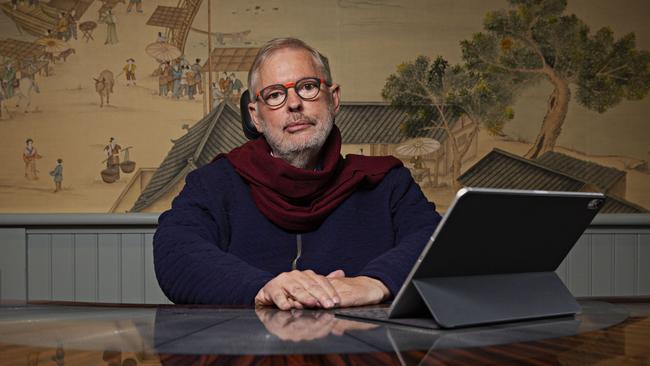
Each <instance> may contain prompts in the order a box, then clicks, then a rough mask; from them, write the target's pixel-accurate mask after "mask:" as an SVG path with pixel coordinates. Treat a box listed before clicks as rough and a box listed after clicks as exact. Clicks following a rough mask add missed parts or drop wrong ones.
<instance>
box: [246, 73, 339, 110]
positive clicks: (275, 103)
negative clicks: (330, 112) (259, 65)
mask: <svg viewBox="0 0 650 366" xmlns="http://www.w3.org/2000/svg"><path fill="white" fill-rule="evenodd" d="M321 84H325V85H327V86H330V84H328V83H327V82H326V81H325V79H322V78H321V79H319V78H315V77H309V78H302V79H300V80H298V81H296V82H289V83H284V84H273V85H269V86H267V87H266V88H264V89H262V90H260V91H259V92H257V95H256V97H257V98H261V99H262V101H263V102H264V104H266V105H268V106H269V107H279V106H281V105H282V104H283V103H284V102H285V101H286V100H287V95H288V94H289V89H290V88H293V89H294V90H295V91H296V94H298V96H299V97H300V98H301V99H302V100H314V99H316V97H317V96H318V93H320V86H321Z"/></svg>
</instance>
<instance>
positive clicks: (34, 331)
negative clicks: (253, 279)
mask: <svg viewBox="0 0 650 366" xmlns="http://www.w3.org/2000/svg"><path fill="white" fill-rule="evenodd" d="M582 305H583V309H584V312H583V314H581V315H578V316H576V317H564V318H554V319H545V320H537V321H528V322H517V323H508V324H498V325H492V326H482V327H470V328H464V329H458V330H452V331H449V330H435V331H432V330H425V329H418V328H410V327H395V326H388V325H385V324H380V323H366V322H357V321H353V320H348V319H341V318H338V317H335V316H334V314H333V313H331V312H328V311H310V310H303V311H289V312H284V311H279V310H276V309H225V308H213V307H180V306H159V307H135V306H133V307H129V306H114V307H105V306H79V305H74V306H71V305H61V304H59V305H51V304H50V305H26V306H3V307H0V365H67V366H70V365H111V366H134V365H194V364H196V365H226V364H228V365H229V364H238V365H239V364H273V365H275V364H279V365H283V364H341V365H345V364H354V365H366V364H370V365H377V364H382V365H411V364H413V365H418V364H431V363H433V364H436V363H445V364H446V363H454V364H485V363H494V364H504V363H513V362H514V363H522V362H523V363H535V364H558V363H559V364H563V365H564V364H590V363H596V362H601V361H607V362H609V363H611V364H618V363H622V362H636V363H646V364H648V363H650V347H648V344H650V318H649V317H648V315H650V303H648V304H636V305H635V306H636V308H634V309H635V310H633V312H632V316H631V317H628V310H629V309H630V308H628V307H624V306H623V305H612V304H608V303H603V302H583V303H582ZM639 311H640V313H639Z"/></svg>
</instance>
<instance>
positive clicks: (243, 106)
mask: <svg viewBox="0 0 650 366" xmlns="http://www.w3.org/2000/svg"><path fill="white" fill-rule="evenodd" d="M250 101H251V95H250V93H249V92H248V89H247V90H245V91H244V92H243V93H242V95H241V97H240V98H239V111H240V113H241V126H242V128H243V130H244V135H246V137H247V138H248V139H249V140H255V139H256V138H258V137H260V136H262V134H261V133H259V131H257V128H255V125H254V124H253V121H252V120H251V114H250V112H249V111H248V103H250Z"/></svg>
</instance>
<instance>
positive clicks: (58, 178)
mask: <svg viewBox="0 0 650 366" xmlns="http://www.w3.org/2000/svg"><path fill="white" fill-rule="evenodd" d="M61 164H63V159H61V158H59V159H56V166H55V167H54V169H53V170H52V171H51V172H50V175H51V176H52V179H53V180H54V193H56V192H58V191H60V190H61V182H63V165H61Z"/></svg>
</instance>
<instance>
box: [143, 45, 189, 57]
mask: <svg viewBox="0 0 650 366" xmlns="http://www.w3.org/2000/svg"><path fill="white" fill-rule="evenodd" d="M144 50H145V52H147V55H149V56H151V57H153V58H155V59H156V60H158V61H173V60H175V59H177V58H179V57H181V54H182V52H181V50H179V49H178V47H176V46H174V45H173V44H170V43H167V42H154V43H151V44H150V45H148V46H147V47H145V49H144Z"/></svg>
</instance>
